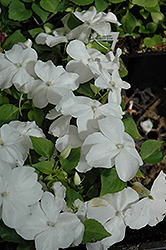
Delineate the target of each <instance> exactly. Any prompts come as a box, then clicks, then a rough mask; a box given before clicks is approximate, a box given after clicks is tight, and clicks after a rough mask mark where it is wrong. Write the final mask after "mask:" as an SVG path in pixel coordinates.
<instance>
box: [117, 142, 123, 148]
mask: <svg viewBox="0 0 166 250" xmlns="http://www.w3.org/2000/svg"><path fill="white" fill-rule="evenodd" d="M116 147H117V148H118V149H122V148H123V147H124V145H123V144H120V143H118V144H116Z"/></svg>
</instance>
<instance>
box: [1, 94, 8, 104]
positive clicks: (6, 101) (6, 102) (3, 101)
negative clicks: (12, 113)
mask: <svg viewBox="0 0 166 250" xmlns="http://www.w3.org/2000/svg"><path fill="white" fill-rule="evenodd" d="M8 103H9V99H8V98H7V97H6V96H1V97H0V106H1V105H3V104H8Z"/></svg>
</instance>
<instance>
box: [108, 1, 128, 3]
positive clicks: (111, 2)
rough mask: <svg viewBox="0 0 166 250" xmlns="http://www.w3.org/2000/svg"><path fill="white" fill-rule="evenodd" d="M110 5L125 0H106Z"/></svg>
mask: <svg viewBox="0 0 166 250" xmlns="http://www.w3.org/2000/svg"><path fill="white" fill-rule="evenodd" d="M108 1H109V2H110V3H122V2H124V1H126V0H108Z"/></svg>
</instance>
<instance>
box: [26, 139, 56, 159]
mask: <svg viewBox="0 0 166 250" xmlns="http://www.w3.org/2000/svg"><path fill="white" fill-rule="evenodd" d="M30 139H31V141H32V144H33V148H34V150H35V151H36V152H37V153H38V154H39V155H42V156H44V157H45V158H47V159H50V158H51V156H52V155H53V153H54V150H55V147H54V144H53V143H52V141H50V140H48V139H45V138H41V137H34V136H30Z"/></svg>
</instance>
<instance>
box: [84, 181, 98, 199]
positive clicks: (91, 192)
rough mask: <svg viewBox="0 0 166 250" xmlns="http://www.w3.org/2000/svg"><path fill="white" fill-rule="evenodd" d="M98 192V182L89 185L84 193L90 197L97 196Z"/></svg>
mask: <svg viewBox="0 0 166 250" xmlns="http://www.w3.org/2000/svg"><path fill="white" fill-rule="evenodd" d="M98 192H99V187H98V184H97V183H95V184H94V185H93V186H91V187H90V188H89V189H88V192H87V193H86V196H87V197H88V198H89V199H92V198H93V197H97V196H98V195H99V194H98Z"/></svg>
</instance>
